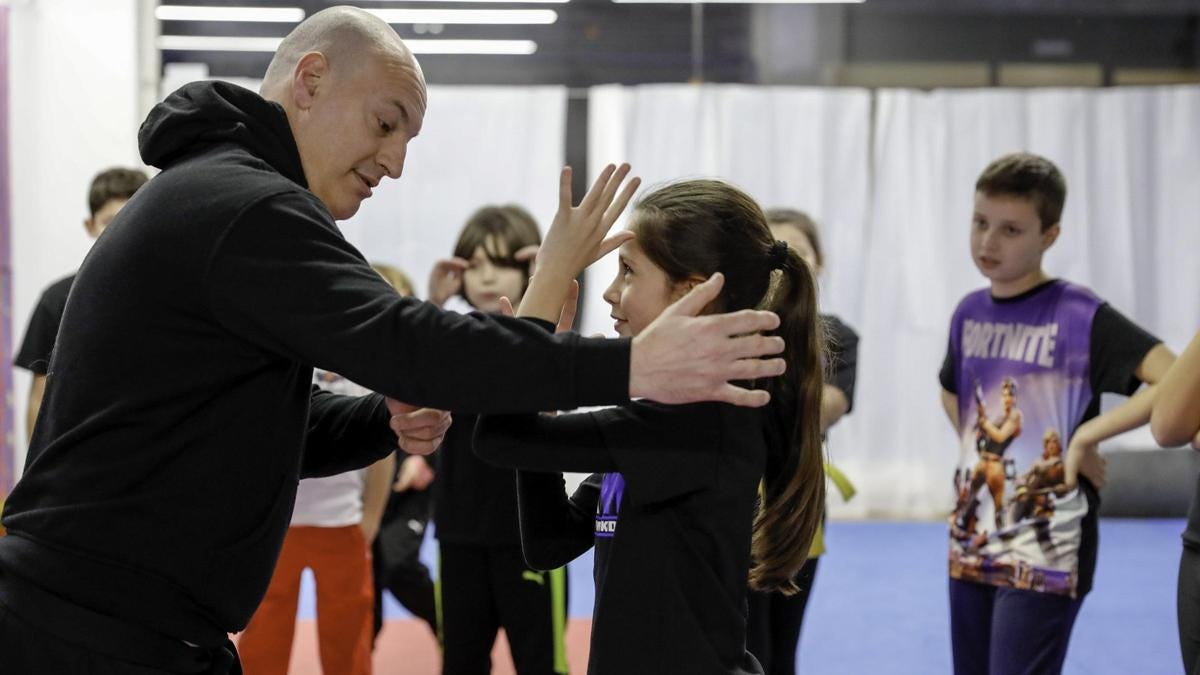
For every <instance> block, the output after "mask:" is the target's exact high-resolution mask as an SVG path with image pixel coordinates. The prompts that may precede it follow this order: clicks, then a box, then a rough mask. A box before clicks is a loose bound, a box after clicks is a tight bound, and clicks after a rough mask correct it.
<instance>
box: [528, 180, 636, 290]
mask: <svg viewBox="0 0 1200 675" xmlns="http://www.w3.org/2000/svg"><path fill="white" fill-rule="evenodd" d="M628 175H629V165H628V164H622V165H621V166H620V167H616V166H613V165H612V164H609V165H608V166H607V167H605V168H604V170H603V171H601V172H600V175H599V177H597V178H596V182H595V183H594V184H593V185H592V189H590V190H588V193H587V194H586V195H584V197H583V200H582V201H580V202H579V206H572V205H571V204H572V201H573V196H572V194H571V167H569V166H568V167H564V168H563V170H562V174H561V175H560V176H559V185H558V212H557V213H556V214H555V216H554V222H553V223H551V224H550V231H549V232H547V233H546V240H545V241H544V242H543V243H542V246H541V250H540V251H539V252H538V266H539V267H540V268H541V269H542V270H545V271H548V272H549V271H553V272H554V273H555V274H557V275H561V277H562V278H563V279H574V278H575V277H577V276H579V274H580V273H581V272H583V270H584V269H585V268H587V266H588V265H591V264H592V263H593V262H595V261H597V260H599V259H600V258H602V257H604V256H605V255H606V254H607V253H609V252H610V251H612V250H614V249H616V248H617V247H618V246H620V245H621V244H622V243H624V242H625V241H627V240H628V239H631V238H632V237H633V234H632V233H630V232H621V233H619V234H616V235H613V236H612V237H608V238H607V239H606V238H605V235H607V234H608V231H609V230H611V229H612V226H613V224H614V223H616V222H617V218H618V217H620V215H621V212H623V211H624V210H625V207H626V206H627V205H628V204H629V200H630V199H632V198H633V195H634V193H635V192H637V189H638V186H639V185H641V179H640V178H633V179H632V180H630V181H629V182H628V183H625V178H626V177H627V176H628ZM622 183H625V186H624V189H622V187H621V185H622ZM618 192H619V194H618Z"/></svg>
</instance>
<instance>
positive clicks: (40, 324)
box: [13, 274, 75, 375]
mask: <svg viewBox="0 0 1200 675" xmlns="http://www.w3.org/2000/svg"><path fill="white" fill-rule="evenodd" d="M74 282H75V275H74V274H72V275H71V276H69V277H66V278H65V279H59V280H58V281H56V282H54V283H53V284H50V285H49V286H47V287H46V290H45V291H42V297H40V298H38V303H37V306H36V307H34V308H33V315H32V316H30V317H29V328H27V329H25V339H24V340H23V341H22V342H21V349H20V351H18V352H17V356H16V358H14V359H13V365H15V366H17V367H18V368H24V369H25V370H28V371H30V372H31V373H33V374H35V375H45V374H46V372H47V371H49V369H50V353H51V352H52V351H54V340H55V339H56V338H57V337H58V326H59V324H61V323H62V316H63V310H64V309H66V307H67V294H68V293H70V292H71V284H72V283H74Z"/></svg>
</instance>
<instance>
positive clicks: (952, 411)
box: [942, 389, 958, 431]
mask: <svg viewBox="0 0 1200 675" xmlns="http://www.w3.org/2000/svg"><path fill="white" fill-rule="evenodd" d="M942 410H945V411H946V419H948V420H950V426H952V427H954V430H955V431H958V396H956V395H954V394H951V393H950V392H948V391H946V390H945V389H943V390H942Z"/></svg>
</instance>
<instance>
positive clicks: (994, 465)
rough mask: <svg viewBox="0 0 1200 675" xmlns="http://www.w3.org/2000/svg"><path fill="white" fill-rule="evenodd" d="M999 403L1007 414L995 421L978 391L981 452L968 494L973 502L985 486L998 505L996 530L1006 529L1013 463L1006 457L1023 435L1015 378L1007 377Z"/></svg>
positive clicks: (977, 440)
mask: <svg viewBox="0 0 1200 675" xmlns="http://www.w3.org/2000/svg"><path fill="white" fill-rule="evenodd" d="M1000 401H1001V403H1002V404H1003V406H1004V414H1003V415H1001V416H1000V417H999V418H997V419H996V420H995V421H992V420H991V419H989V418H988V415H987V407H986V406H985V405H984V402H983V396H982V394H981V393H980V392H979V390H978V388H976V394H975V407H976V410H977V411H978V417H979V419H978V420H977V422H976V428H975V446H976V448H977V449H978V451H979V461H978V463H976V464H975V469H974V471H972V472H971V479H970V487H969V488H968V491H967V494H968V495H969V497H970V498H971V499H973V498H974V497H975V495H976V494H978V492H979V489H980V488H981V487H983V485H984V484H985V483H986V484H987V487H988V492H989V493H991V495H992V503H993V504H994V505H995V511H994V513H995V518H996V529H997V530H1000V529H1003V527H1004V508H1003V507H1004V488H1005V483H1006V482H1007V481H1008V479H1009V477H1010V476H1009V471H1010V467H1012V466H1013V464H1012V460H1011V459H1010V458H1006V457H1005V456H1004V452H1005V451H1006V450H1008V446H1010V445H1012V442H1013V441H1014V440H1016V438H1017V436H1019V435H1021V419H1022V416H1021V411H1020V410H1018V409H1017V407H1016V404H1017V383H1016V382H1015V381H1013V379H1012V378H1010V377H1006V378H1004V381H1003V383H1001V385H1000Z"/></svg>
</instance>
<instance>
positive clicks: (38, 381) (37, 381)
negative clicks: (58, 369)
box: [25, 373, 46, 443]
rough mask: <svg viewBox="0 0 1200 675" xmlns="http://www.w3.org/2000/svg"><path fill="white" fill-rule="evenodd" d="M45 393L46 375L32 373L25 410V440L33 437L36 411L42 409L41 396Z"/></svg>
mask: <svg viewBox="0 0 1200 675" xmlns="http://www.w3.org/2000/svg"><path fill="white" fill-rule="evenodd" d="M45 393H46V376H45V375H42V374H40V373H34V374H33V384H31V385H29V407H28V408H27V409H26V410H25V442H26V443H28V442H29V441H30V440H31V439H32V438H33V425H34V424H35V423H36V422H37V416H38V411H39V410H41V409H42V396H44V395H45Z"/></svg>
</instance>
